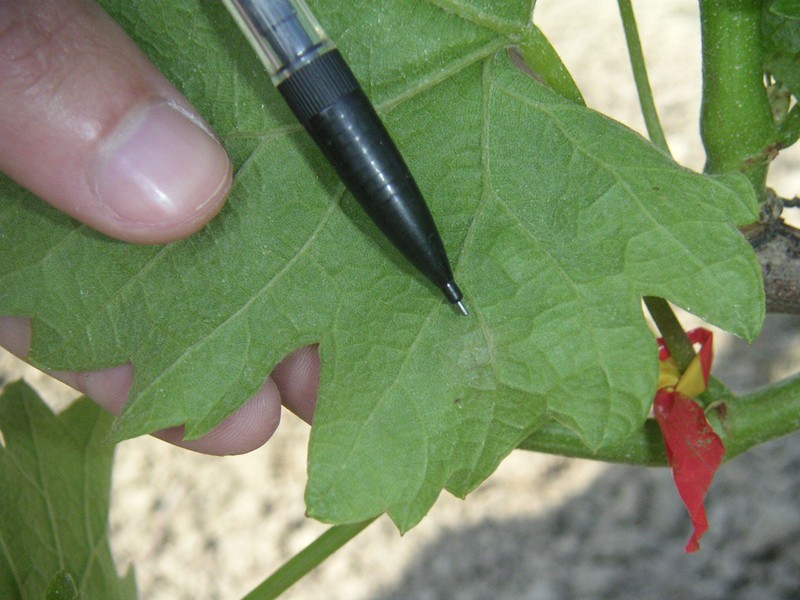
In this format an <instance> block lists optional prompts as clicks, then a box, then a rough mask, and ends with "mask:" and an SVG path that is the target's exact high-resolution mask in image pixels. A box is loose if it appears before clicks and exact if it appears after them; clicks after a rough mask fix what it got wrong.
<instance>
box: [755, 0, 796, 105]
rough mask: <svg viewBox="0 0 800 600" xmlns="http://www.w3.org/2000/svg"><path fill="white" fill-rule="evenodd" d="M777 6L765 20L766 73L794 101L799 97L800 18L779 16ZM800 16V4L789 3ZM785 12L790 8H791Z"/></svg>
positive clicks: (782, 14)
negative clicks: (792, 97) (785, 88)
mask: <svg viewBox="0 0 800 600" xmlns="http://www.w3.org/2000/svg"><path fill="white" fill-rule="evenodd" d="M778 4H779V3H778V2H776V3H775V4H773V5H772V7H771V8H770V9H769V10H767V9H766V8H765V13H764V19H763V23H764V24H763V31H762V41H763V46H764V70H765V71H766V72H767V73H770V74H771V75H772V76H773V77H774V78H775V79H776V80H778V81H779V82H781V83H782V84H783V85H784V86H786V87H787V88H788V89H789V90H790V91H791V93H792V94H793V95H794V96H795V98H798V97H800V20H798V19H800V16H794V17H793V16H792V14H791V11H789V10H784V11H782V12H779V11H777V10H775V9H776V6H777V5H778ZM780 4H787V5H788V4H791V5H792V7H793V9H795V10H798V14H800V2H796V1H794V2H788V3H780ZM785 8H787V9H788V8H789V7H788V6H787V7H785Z"/></svg>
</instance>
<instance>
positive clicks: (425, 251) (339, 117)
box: [223, 0, 467, 314]
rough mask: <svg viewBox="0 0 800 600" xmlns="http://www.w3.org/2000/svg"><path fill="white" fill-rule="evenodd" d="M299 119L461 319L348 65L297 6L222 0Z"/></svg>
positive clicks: (404, 174)
mask: <svg viewBox="0 0 800 600" xmlns="http://www.w3.org/2000/svg"><path fill="white" fill-rule="evenodd" d="M223 1H224V2H225V4H226V6H227V7H228V9H229V10H230V12H231V14H232V15H233V16H234V18H235V19H236V21H237V23H238V24H239V26H240V27H241V28H242V30H243V31H244V32H245V35H246V36H247V38H248V40H249V41H250V44H251V45H252V46H253V48H254V49H255V50H256V53H257V54H258V56H259V57H260V58H261V61H262V62H263V63H264V66H265V67H266V68H267V71H268V72H269V74H270V77H271V78H272V81H273V83H275V85H276V86H277V88H278V91H280V93H281V95H282V96H283V97H284V99H285V100H286V102H287V104H288V105H289V107H290V108H291V109H292V111H293V112H294V114H295V116H296V117H297V119H298V120H299V121H300V123H302V124H303V126H304V127H305V128H306V130H307V131H308V133H309V134H310V135H311V137H312V138H313V139H314V141H315V142H316V143H317V145H318V146H319V148H320V149H321V150H322V152H323V153H324V154H325V157H326V158H327V159H328V161H329V162H330V163H331V164H332V165H333V167H334V168H335V169H336V172H337V173H338V175H339V177H340V178H341V179H342V181H343V182H344V184H345V185H346V186H347V188H348V189H349V190H350V192H351V193H352V194H353V196H355V198H356V199H357V200H358V202H359V203H360V204H361V206H362V207H363V208H364V210H365V211H366V212H367V214H368V215H369V216H370V217H371V218H372V220H373V221H374V222H375V223H376V224H377V225H378V227H379V228H380V229H381V231H382V232H383V234H384V235H385V236H386V237H387V238H389V240H390V241H391V242H392V243H393V244H394V245H395V246H396V247H397V248H398V250H400V252H402V253H403V255H404V256H405V257H406V258H408V260H409V261H410V262H411V263H412V264H413V265H414V266H415V267H416V268H417V269H418V270H419V271H420V272H421V273H423V274H424V275H425V276H426V277H427V278H428V279H430V280H431V281H432V282H433V283H434V284H435V285H436V286H437V287H438V288H439V289H441V290H442V292H443V293H444V295H445V296H446V297H447V299H448V300H449V301H450V302H452V303H455V304H458V307H459V308H460V309H461V311H462V312H463V313H464V314H467V310H466V307H465V306H464V304H463V303H462V302H461V298H462V294H461V290H459V288H458V286H457V285H456V283H455V281H454V280H453V272H452V270H451V268H450V263H449V261H448V259H447V254H446V253H445V249H444V245H443V244H442V239H441V237H440V236H439V232H438V231H437V229H436V224H435V223H434V221H433V217H432V216H431V213H430V210H429V209H428V206H427V204H426V203H425V200H424V199H423V197H422V194H421V192H420V190H419V188H418V187H417V184H416V182H415V181H414V178H413V177H412V175H411V172H410V171H409V169H408V167H407V166H406V163H405V161H404V160H403V157H402V156H401V155H400V152H399V150H398V149H397V146H396V145H395V144H394V142H393V141H392V138H391V137H390V136H389V133H388V132H387V131H386V128H385V127H384V125H383V123H382V121H381V120H380V118H379V117H378V114H377V113H376V112H375V109H374V107H373V106H372V103H371V102H370V101H369V99H368V98H367V96H366V94H364V92H363V90H362V89H361V86H360V85H359V84H358V81H356V78H355V76H354V75H353V73H352V71H351V70H350V67H348V65H347V63H346V62H345V61H344V59H343V58H342V56H341V54H340V53H339V51H338V50H337V49H336V47H335V46H334V44H333V43H332V42H331V40H330V39H328V37H327V36H326V34H325V32H324V31H323V30H322V28H321V27H320V25H319V23H317V21H316V19H315V18H314V16H313V15H312V14H311V11H309V10H308V7H306V5H305V4H304V3H303V2H302V1H301V0H223Z"/></svg>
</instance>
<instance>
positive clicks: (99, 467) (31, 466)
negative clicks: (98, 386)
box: [0, 382, 136, 600]
mask: <svg viewBox="0 0 800 600" xmlns="http://www.w3.org/2000/svg"><path fill="white" fill-rule="evenodd" d="M110 428H111V417H110V416H109V415H108V413H106V412H104V411H103V410H102V409H100V408H99V407H98V406H97V405H96V404H94V403H93V402H91V401H90V400H88V399H83V400H79V401H77V402H76V403H74V404H73V405H71V406H70V407H69V408H68V409H67V410H65V411H64V412H62V413H61V414H60V415H58V416H56V415H54V414H53V413H52V412H51V411H50V409H49V408H48V407H47V405H46V404H44V402H42V400H41V399H40V398H39V397H38V396H37V395H36V392H34V391H33V390H32V389H31V388H29V387H28V386H27V385H25V384H24V383H21V382H20V383H15V384H12V385H9V386H8V387H7V388H6V389H5V391H4V392H3V393H2V395H0V431H1V432H2V435H3V440H4V447H0V597H2V598H4V599H8V600H12V599H16V598H20V599H27V598H31V599H33V598H35V599H37V600H38V599H40V598H44V597H47V598H48V599H50V598H77V597H83V598H87V599H88V598H103V599H109V600H111V599H115V598H136V583H135V581H134V576H133V571H130V572H129V573H128V575H127V576H126V577H124V578H122V579H121V578H120V577H119V576H118V575H117V572H116V569H115V567H114V560H113V558H112V556H111V548H110V545H109V540H108V507H109V498H110V489H111V464H112V460H113V455H114V446H113V445H112V444H111V443H109V442H108V439H107V438H108V433H109V431H110Z"/></svg>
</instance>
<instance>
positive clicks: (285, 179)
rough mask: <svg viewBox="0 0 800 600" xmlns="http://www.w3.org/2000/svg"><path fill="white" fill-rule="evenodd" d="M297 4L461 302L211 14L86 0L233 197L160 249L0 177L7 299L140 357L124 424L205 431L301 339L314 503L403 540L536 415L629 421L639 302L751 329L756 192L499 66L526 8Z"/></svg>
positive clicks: (316, 512)
mask: <svg viewBox="0 0 800 600" xmlns="http://www.w3.org/2000/svg"><path fill="white" fill-rule="evenodd" d="M312 4H313V6H312V8H314V9H315V11H316V12H317V15H318V17H319V18H320V21H321V22H322V23H323V25H324V26H325V27H326V29H327V30H328V33H330V34H331V36H332V37H333V38H334V39H336V40H337V42H338V44H339V46H340V47H341V48H342V51H343V54H344V55H345V56H346V57H347V58H348V59H349V61H350V62H351V66H352V67H353V70H354V71H355V73H356V75H357V76H358V77H359V78H360V79H361V81H362V84H363V85H364V87H365V90H366V91H367V93H368V94H369V95H370V96H371V97H372V99H373V101H374V102H375V103H376V105H377V106H378V108H379V110H380V111H381V112H382V114H383V115H384V118H385V120H386V123H387V127H388V128H389V129H390V131H392V132H393V134H394V135H395V137H396V141H397V142H398V145H399V146H400V148H401V150H402V151H403V153H404V155H405V157H406V160H407V161H408V163H409V165H410V166H411V169H412V171H413V172H414V173H415V176H416V178H417V180H418V183H419V184H420V187H421V189H422V190H423V191H424V193H425V194H426V197H427V199H428V202H429V204H430V206H431V210H432V212H433V213H434V215H435V218H436V220H437V223H438V225H439V228H440V231H441V233H442V236H443V238H444V240H445V245H446V247H447V249H448V252H449V254H450V257H451V260H452V262H453V266H454V270H455V273H456V280H457V281H458V282H459V283H460V284H461V286H462V288H463V289H464V290H465V293H466V300H467V303H468V305H469V307H470V309H471V310H472V313H473V314H472V316H470V317H469V318H463V317H457V316H456V315H455V313H454V312H453V311H452V310H451V309H450V307H448V306H446V304H445V302H444V301H443V300H442V299H440V297H439V294H438V291H437V290H435V289H434V288H433V287H432V286H431V285H430V284H428V283H427V282H426V281H425V280H423V279H422V278H421V276H419V275H418V274H417V273H415V272H414V271H413V269H412V268H411V267H409V266H408V265H407V264H406V262H405V261H404V260H403V259H402V257H400V256H399V255H398V253H397V252H396V251H394V250H393V249H392V248H391V247H390V246H389V245H388V243H387V242H385V241H384V240H383V239H382V238H381V236H380V235H379V234H378V233H377V230H376V229H375V228H374V226H373V225H372V224H371V223H369V222H368V220H367V218H366V217H365V216H364V215H363V214H362V213H361V211H360V209H359V208H358V207H357V205H356V204H355V202H354V200H353V199H352V198H351V197H350V196H349V194H347V193H345V192H344V191H343V189H342V186H341V184H340V183H339V182H338V180H337V179H336V177H335V175H334V174H333V172H332V170H331V169H330V168H329V167H328V166H327V165H326V164H325V163H324V161H323V159H322V158H321V155H320V154H319V152H318V151H317V150H316V149H315V148H314V147H313V146H312V144H311V143H310V141H309V140H308V138H307V136H306V135H305V134H304V133H303V132H302V130H300V128H299V127H298V126H297V125H296V123H295V122H294V121H293V119H292V117H291V115H290V114H289V112H288V110H287V109H286V108H285V107H284V106H283V105H282V104H281V102H282V100H281V99H280V97H279V96H278V94H276V93H275V92H274V90H273V89H271V87H270V84H269V81H268V79H267V78H266V75H265V74H263V72H262V70H261V68H260V67H259V65H258V63H257V62H256V60H255V58H254V57H253V56H252V52H251V51H250V50H249V48H248V47H247V45H246V43H245V41H244V40H243V39H242V38H241V36H240V35H239V34H238V33H237V31H235V29H234V25H233V22H232V21H231V19H230V18H229V17H228V16H227V14H225V12H224V10H223V9H222V8H221V7H220V6H218V3H202V2H192V1H189V0H183V1H181V2H174V3H170V5H169V6H168V5H166V4H162V3H159V2H156V1H155V0H146V1H141V2H137V3H135V4H133V5H130V6H128V3H125V2H121V1H119V2H105V5H106V7H107V9H108V10H109V11H110V12H111V13H112V14H113V15H115V16H116V17H117V18H118V19H119V20H120V21H121V22H122V23H123V25H124V26H125V27H126V29H127V30H128V31H129V32H130V33H131V34H132V35H133V36H134V37H135V38H136V39H137V40H138V41H139V43H140V44H141V46H142V47H143V48H144V49H145V51H147V52H148V54H149V55H150V56H151V58H152V59H153V60H154V61H155V62H156V63H157V64H158V66H159V67H160V68H161V69H162V71H163V72H165V73H166V74H167V76H168V77H170V79H171V80H172V81H174V82H175V83H176V84H177V85H178V86H179V87H180V88H181V89H182V91H184V93H186V95H187V96H188V97H189V98H190V100H192V102H193V103H194V104H195V105H196V106H197V107H198V108H199V110H200V111H201V112H202V113H203V114H204V115H205V116H206V117H207V119H208V120H209V122H210V123H211V124H212V125H213V126H214V128H215V129H216V131H217V132H218V133H219V135H220V137H221V139H222V140H223V142H224V143H225V144H226V146H227V148H228V149H229V152H230V154H231V156H232V158H233V160H234V164H235V168H236V175H235V182H234V187H233V191H232V194H231V196H230V199H229V201H228V204H227V207H226V208H225V210H223V212H222V213H221V214H220V215H219V216H218V217H217V218H216V219H215V220H214V221H213V222H212V223H211V224H210V225H209V226H208V227H207V228H205V229H204V230H203V231H202V232H200V233H199V234H197V235H195V236H193V237H192V238H191V239H189V240H186V241H184V242H180V243H176V244H172V245H169V246H164V247H157V248H153V247H136V246H132V245H129V244H123V243H118V242H114V241H111V240H109V239H107V238H105V237H103V236H101V235H99V234H96V233H94V232H92V231H91V230H89V229H88V228H86V227H83V226H80V225H79V224H77V223H75V222H74V221H70V220H68V219H66V218H64V217H62V216H60V215H58V214H57V213H56V212H55V211H53V210H51V209H49V208H46V207H45V206H44V205H43V203H41V202H40V201H39V200H37V199H35V198H32V197H30V196H27V195H26V194H25V193H23V192H22V191H21V190H19V189H18V188H16V187H14V186H13V185H12V184H10V183H8V182H6V183H3V184H2V185H3V187H2V195H3V197H4V198H5V200H4V202H3V203H2V205H0V252H1V253H2V256H4V257H10V260H4V261H3V264H2V265H0V314H16V315H25V316H33V317H35V320H34V349H33V352H32V355H31V358H32V360H34V361H35V362H37V363H38V364H41V365H46V366H49V367H51V368H60V369H65V368H71V369H89V368H92V369H96V368H99V367H104V366H110V365H114V364H119V363H123V362H127V361H132V362H133V363H134V365H135V380H134V384H133V390H132V392H131V398H130V401H129V403H128V405H127V407H126V409H125V411H124V413H123V414H122V416H121V417H120V419H119V420H118V422H117V425H116V436H117V437H118V438H123V437H131V436H135V435H139V434H143V433H147V432H150V431H153V430H155V429H158V428H163V427H167V426H171V425H175V424H179V423H184V422H185V423H186V430H187V435H188V436H191V437H196V436H200V435H202V434H204V433H206V432H207V431H209V430H210V429H211V428H213V427H214V426H215V425H216V424H217V423H219V422H220V420H221V419H223V418H224V417H225V416H227V415H229V414H230V413H231V412H232V411H234V410H235V409H236V408H237V407H239V406H240V405H241V404H242V403H243V402H244V401H245V400H246V399H247V398H248V397H249V395H250V394H252V393H253V392H254V391H255V390H256V389H257V388H258V387H259V386H260V385H261V383H262V382H263V380H264V378H265V377H266V376H267V374H268V373H269V372H270V370H271V369H272V367H273V366H274V365H275V364H276V362H277V361H279V360H280V359H281V358H282V357H283V356H285V355H286V354H287V352H289V351H291V350H293V349H295V348H298V347H301V346H303V345H305V344H310V343H319V345H320V353H321V356H322V381H321V389H320V399H319V404H318V408H317V412H316V413H315V420H314V427H313V428H312V435H311V443H310V449H309V483H308V489H307V503H308V510H309V513H310V514H311V515H312V516H314V517H317V518H319V519H322V520H325V521H331V522H339V523H344V522H354V521H360V520H364V519H366V518H368V517H370V516H373V515H376V514H379V513H381V512H383V511H388V512H389V514H390V516H391V517H392V518H393V519H394V521H395V522H396V523H397V525H398V526H399V527H400V528H401V529H402V530H406V529H408V528H410V527H412V526H413V525H414V524H415V523H417V522H418V521H419V519H421V518H422V516H423V515H424V514H425V512H426V511H427V510H428V509H429V508H430V506H431V505H432V503H433V502H434V501H435V499H436V497H437V496H438V494H439V493H440V491H441V490H442V489H443V488H446V489H448V490H450V491H451V492H453V493H455V494H458V495H464V494H466V493H467V492H468V491H469V490H471V489H472V488H474V487H475V486H476V485H478V484H479V483H480V482H481V481H482V480H483V479H485V478H486V477H487V476H488V475H489V474H490V473H491V472H492V471H493V470H494V468H495V467H496V466H497V464H498V463H499V462H500V461H501V460H502V458H503V457H505V456H506V455H507V454H508V453H509V452H510V451H511V450H512V449H513V448H514V447H515V446H516V445H517V444H518V443H519V442H520V441H521V440H522V439H524V438H525V437H526V436H528V435H529V434H531V433H532V432H533V431H535V430H536V429H537V428H538V427H540V426H541V425H542V424H543V423H544V422H546V420H547V419H556V420H558V421H559V422H561V423H562V424H564V425H566V426H568V427H570V428H572V429H573V430H575V431H576V432H577V433H578V434H579V435H580V436H581V438H582V439H583V440H584V441H585V443H586V444H587V445H588V446H589V447H591V448H598V447H601V446H602V445H604V444H610V443H613V442H615V441H617V442H618V441H619V440H621V439H623V438H624V437H625V436H627V435H629V434H630V433H631V432H632V431H633V430H634V429H636V428H637V427H639V426H641V424H642V422H643V420H644V419H645V416H646V414H647V412H648V410H649V406H650V405H651V403H652V398H653V393H654V390H655V383H656V377H657V370H658V364H657V363H658V359H657V355H656V346H655V343H654V340H653V336H652V334H651V333H650V332H649V330H648V328H647V326H646V324H645V320H644V318H643V315H642V309H641V305H640V298H641V296H642V295H656V296H662V297H665V298H667V299H669V300H671V301H672V302H674V303H676V304H678V305H679V306H681V307H684V308H686V309H688V310H690V311H692V312H693V313H695V314H697V315H699V316H701V317H703V318H705V319H707V320H708V321H710V322H712V323H714V324H716V325H718V326H720V327H722V328H724V329H727V330H729V331H732V332H734V333H736V334H737V335H740V336H742V337H744V338H747V339H752V338H753V337H754V336H755V335H756V334H757V332H758V329H759V327H760V323H761V320H762V318H763V290H762V287H761V276H760V271H759V267H758V264H757V262H756V260H755V257H754V255H753V253H752V251H751V250H750V248H749V246H748V245H747V243H746V242H745V240H744V238H743V237H742V236H741V235H740V234H739V233H738V231H737V229H736V227H735V226H736V225H740V224H745V223H748V222H752V221H753V220H754V219H755V215H756V213H755V210H756V209H755V199H754V194H753V192H752V190H751V189H750V188H749V184H747V182H746V181H745V180H744V179H743V178H740V177H727V178H722V179H712V178H709V177H704V176H701V175H698V174H694V173H691V172H689V171H687V170H685V169H682V168H680V167H679V166H677V165H675V164H674V163H673V162H672V161H671V160H669V159H668V158H667V157H666V156H664V155H663V154H662V153H660V152H659V151H658V150H656V149H654V148H653V147H652V146H651V145H650V144H649V143H648V142H646V141H645V140H644V139H642V138H641V137H639V136H638V135H637V134H635V133H633V132H631V131H630V130H628V129H626V128H625V127H623V126H621V125H620V124H618V123H615V122H613V121H611V120H609V119H607V118H605V117H603V116H602V115H599V114H597V113H594V112H593V111H591V110H589V109H587V108H585V107H581V106H578V105H576V104H573V103H571V102H569V101H567V100H564V99H563V98H562V97H560V96H558V95H557V94H555V93H554V92H552V91H551V90H549V89H547V88H546V87H544V86H543V85H541V84H539V83H537V82H536V81H535V80H533V79H532V78H530V77H528V76H527V75H525V74H523V73H522V72H521V71H519V70H518V69H517V68H515V67H514V66H513V65H512V64H511V62H510V60H509V58H508V54H507V51H506V49H507V48H508V47H509V46H511V45H513V44H514V42H515V40H517V39H520V38H522V37H523V36H524V33H525V31H527V30H528V28H529V27H531V25H529V24H528V23H527V21H526V15H527V14H528V13H529V8H530V7H529V6H528V5H527V4H526V3H523V2H507V3H494V2H486V1H484V2H477V1H475V2H471V3H468V2H454V1H450V0H439V1H437V2H420V1H412V0H405V1H398V0H393V1H391V2H390V1H388V0H386V1H370V2H353V3H346V2H334V1H332V0H331V1H327V2H324V1H318V2H313V3H312ZM495 5H498V6H497V7H495ZM500 5H502V6H500ZM354 6H355V8H354ZM501 11H502V12H501ZM176 49H179V50H176Z"/></svg>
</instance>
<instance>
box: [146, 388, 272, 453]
mask: <svg viewBox="0 0 800 600" xmlns="http://www.w3.org/2000/svg"><path fill="white" fill-rule="evenodd" d="M280 421H281V401H280V394H279V392H278V388H277V387H276V386H275V382H274V381H273V380H272V379H268V380H267V381H266V382H265V383H264V385H263V386H261V389H260V390H259V391H258V392H257V393H256V394H255V395H254V396H253V397H252V398H251V399H250V400H249V401H248V402H247V403H245V404H244V405H243V406H242V407H241V408H240V409H239V410H237V411H236V412H235V413H233V414H232V415H231V416H229V417H228V418H227V419H225V420H224V421H223V422H222V423H220V424H219V425H218V426H217V427H215V428H214V429H212V430H211V431H210V432H209V433H208V434H206V435H204V436H203V437H201V438H198V439H196V440H185V439H184V428H183V427H172V428H170V429H165V430H162V431H158V432H156V433H155V434H154V435H155V436H156V437H158V438H160V439H162V440H164V441H167V442H169V443H171V444H174V445H176V446H180V447H182V448H186V449H188V450H193V451H195V452H201V453H203V454H211V455H217V456H226V455H234V454H246V453H247V452H252V451H253V450H256V449H258V448H260V447H261V446H263V445H264V444H265V443H267V441H268V440H269V439H270V438H271V437H272V436H273V435H274V433H275V431H276V430H277V429H278V425H279V424H280Z"/></svg>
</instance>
